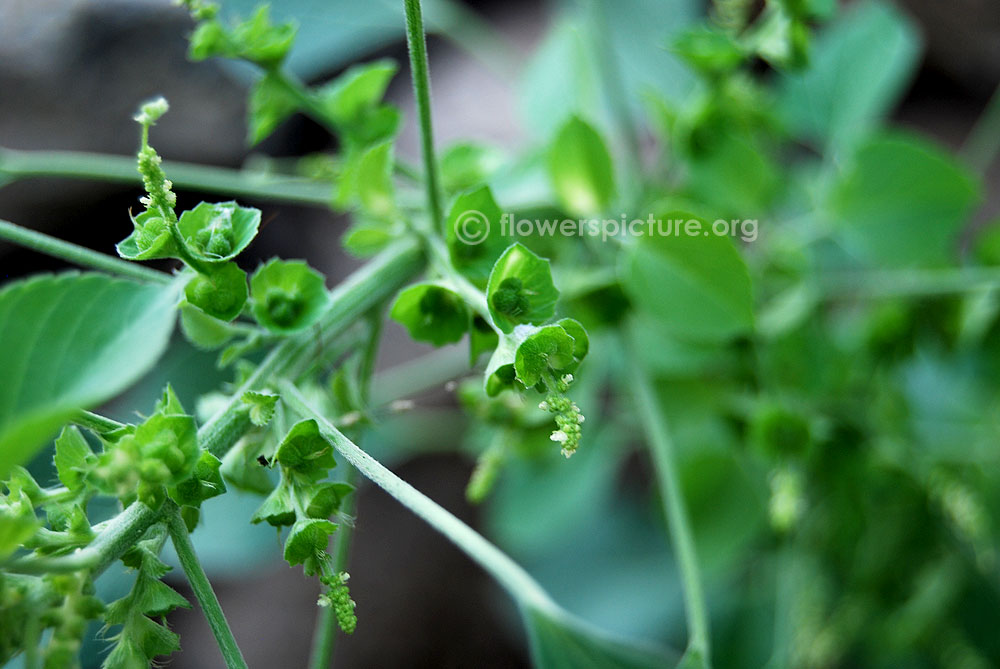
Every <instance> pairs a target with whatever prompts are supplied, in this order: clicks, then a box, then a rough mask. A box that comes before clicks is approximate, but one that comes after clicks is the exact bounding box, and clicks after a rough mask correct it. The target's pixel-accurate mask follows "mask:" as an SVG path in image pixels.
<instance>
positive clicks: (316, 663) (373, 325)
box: [309, 305, 384, 669]
mask: <svg viewBox="0 0 1000 669" xmlns="http://www.w3.org/2000/svg"><path fill="white" fill-rule="evenodd" d="M382 306H383V305H379V306H378V307H376V308H375V309H373V310H372V311H370V312H369V313H368V321H369V324H370V325H369V328H368V344H367V345H366V346H365V347H364V350H363V351H362V357H361V365H360V366H359V368H358V393H359V395H360V400H361V403H362V405H363V406H360V407H355V408H356V409H358V410H360V411H367V410H368V406H369V402H370V400H371V381H372V376H373V375H374V373H375V362H376V359H377V357H378V349H379V343H380V341H381V338H382V323H383V320H384V319H383V317H382V316H383V314H382ZM359 481H360V475H359V474H358V470H357V469H355V468H354V467H348V468H347V474H346V475H345V479H344V482H345V483H347V484H348V485H350V486H351V487H353V488H354V493H353V494H350V495H348V496H347V499H345V500H344V502H343V504H341V507H340V514H341V515H342V516H344V517H346V518H353V517H354V515H355V513H356V511H357V504H358V493H357V489H358V483H359ZM353 536H354V526H353V523H340V525H339V526H338V528H337V537H336V548H335V552H334V566H333V571H334V573H337V574H339V573H340V572H342V571H346V570H347V562H348V558H349V556H350V552H351V539H352V538H353ZM339 627H340V624H339V622H338V621H337V614H336V612H335V611H334V609H333V607H331V606H324V607H322V608H321V609H320V611H319V615H318V616H317V619H316V631H315V633H314V635H313V647H312V653H311V654H310V657H309V667H310V669H326V668H327V667H329V666H330V665H331V664H332V662H333V654H334V651H336V648H337V631H338V629H339Z"/></svg>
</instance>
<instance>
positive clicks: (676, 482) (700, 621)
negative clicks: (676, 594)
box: [624, 346, 711, 667]
mask: <svg viewBox="0 0 1000 669" xmlns="http://www.w3.org/2000/svg"><path fill="white" fill-rule="evenodd" d="M624 348H625V350H633V349H632V348H630V347H628V346H625V347H624ZM630 363H631V364H630V367H631V374H630V375H629V379H630V382H631V387H632V390H633V393H634V395H635V402H636V405H637V406H638V409H639V416H640V419H641V420H642V423H643V428H644V429H645V431H646V437H647V439H648V441H649V448H650V451H651V452H652V455H653V464H654V466H655V468H656V474H657V478H658V479H659V484H660V492H661V495H662V497H663V510H664V513H665V514H666V516H667V519H668V526H669V531H670V540H671V543H672V544H673V547H674V553H675V555H676V557H677V564H678V568H679V570H680V575H681V583H682V585H683V589H684V609H685V614H686V616H687V627H688V650H687V652H688V653H689V654H692V655H697V656H699V657H700V658H701V660H702V661H703V662H704V666H706V667H710V666H711V661H710V644H709V628H708V607H707V606H706V604H705V595H704V592H703V591H702V584H701V574H700V571H699V569H698V556H697V554H696V553H695V548H694V536H693V534H692V532H691V521H690V519H689V518H688V513H687V507H686V506H685V504H684V496H683V495H682V493H681V486H680V478H679V477H678V475H677V465H676V463H675V455H674V446H673V442H672V440H671V438H670V431H669V429H668V427H667V420H666V417H665V416H664V415H663V411H662V408H661V407H660V403H659V400H658V398H657V396H656V392H655V390H654V389H653V383H652V380H651V379H650V378H649V375H648V374H647V371H646V369H645V367H644V366H643V365H642V364H641V363H640V362H639V361H638V360H636V359H635V358H634V357H633V358H631V359H630Z"/></svg>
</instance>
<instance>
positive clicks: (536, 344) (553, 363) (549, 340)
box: [514, 325, 574, 388]
mask: <svg viewBox="0 0 1000 669" xmlns="http://www.w3.org/2000/svg"><path fill="white" fill-rule="evenodd" d="M522 327H523V326H522ZM573 347H574V339H573V337H571V336H570V335H569V334H567V333H566V330H564V329H563V328H561V327H560V326H558V325H548V326H546V327H543V328H540V329H538V330H537V331H536V332H533V333H532V334H530V335H528V336H527V337H525V338H524V340H523V341H522V342H521V344H520V345H519V346H518V347H517V352H516V353H515V355H514V371H515V372H516V373H517V379H518V381H520V382H521V383H523V384H524V385H525V386H527V387H529V388H530V387H531V386H534V385H535V384H537V383H538V382H539V381H542V380H543V379H544V378H546V377H547V376H548V377H552V378H554V375H555V374H558V373H560V372H563V371H565V370H567V369H568V368H569V367H570V366H571V365H572V364H573V362H574V359H573Z"/></svg>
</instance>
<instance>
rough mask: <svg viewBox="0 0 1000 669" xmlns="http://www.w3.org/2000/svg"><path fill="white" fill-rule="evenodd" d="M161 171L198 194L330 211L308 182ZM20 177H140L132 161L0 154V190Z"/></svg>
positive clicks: (325, 193) (320, 191) (221, 170)
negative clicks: (8, 182)
mask: <svg viewBox="0 0 1000 669" xmlns="http://www.w3.org/2000/svg"><path fill="white" fill-rule="evenodd" d="M163 170H164V171H165V172H166V173H167V174H169V175H170V181H171V182H172V183H173V184H174V186H176V187H179V188H185V189H190V190H194V191H198V192H203V193H220V194H223V195H225V196H227V197H247V198H252V199H257V200H260V199H264V200H277V201H280V202H292V203H297V204H311V205H318V206H321V207H328V206H329V205H330V187H329V185H327V184H322V183H316V182H314V181H311V180H309V179H302V178H298V177H288V176H280V175H274V174H268V173H265V172H254V171H250V170H234V169H228V168H225V167H214V166H209V165H195V164H192V163H180V162H174V161H168V160H166V161H164V162H163ZM25 177H71V178H75V179H93V180H95V181H110V182H115V183H127V184H135V185H137V186H141V185H142V177H141V176H139V174H138V173H136V171H135V156H112V155H107V154H102V153H86V152H82V151H16V150H14V149H0V184H2V183H4V181H6V180H13V179H19V178H25Z"/></svg>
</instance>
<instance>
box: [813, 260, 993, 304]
mask: <svg viewBox="0 0 1000 669" xmlns="http://www.w3.org/2000/svg"><path fill="white" fill-rule="evenodd" d="M995 286H1000V267H963V268H956V269H913V270H906V269H901V270H876V271H863V272H850V273H848V272H842V273H828V274H825V275H820V276H819V277H817V278H816V279H815V289H816V290H817V292H818V293H819V294H820V295H821V296H823V297H825V298H832V299H836V298H843V297H860V298H887V297H915V296H925V295H926V296H930V295H947V294H951V293H965V292H971V291H976V290H981V289H984V288H991V287H995Z"/></svg>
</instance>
